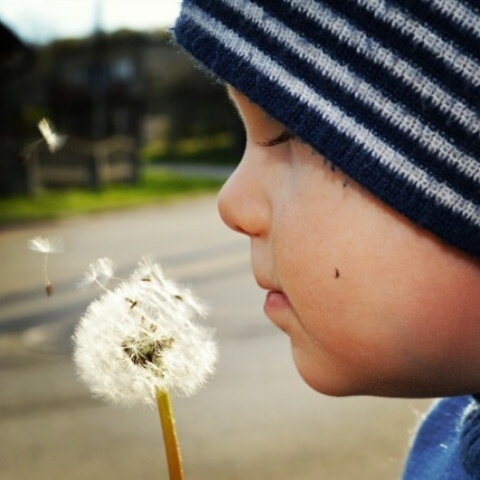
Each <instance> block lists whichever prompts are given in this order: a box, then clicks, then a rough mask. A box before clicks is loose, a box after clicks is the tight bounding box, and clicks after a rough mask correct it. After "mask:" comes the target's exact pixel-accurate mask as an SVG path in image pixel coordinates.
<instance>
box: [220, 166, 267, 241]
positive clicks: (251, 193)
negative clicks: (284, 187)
mask: <svg viewBox="0 0 480 480" xmlns="http://www.w3.org/2000/svg"><path fill="white" fill-rule="evenodd" d="M250 162H251V161H250V160H249V159H248V158H246V157H244V158H243V160H242V161H241V162H240V164H239V166H238V167H237V169H236V170H235V172H233V174H232V175H231V176H230V178H229V179H228V180H227V182H226V183H225V185H224V186H223V187H222V189H221V191H220V193H219V195H218V211H219V213H220V217H221V218H222V220H223V221H224V222H225V224H226V225H227V226H229V227H230V228H231V229H232V230H235V231H237V232H239V233H243V234H245V235H248V236H250V237H254V236H260V235H262V234H264V233H265V232H266V230H267V228H268V218H269V214H268V212H269V208H268V200H267V198H266V195H265V191H264V189H263V188H262V175H261V172H259V171H258V169H255V167H254V166H252V165H250ZM252 163H254V162H252Z"/></svg>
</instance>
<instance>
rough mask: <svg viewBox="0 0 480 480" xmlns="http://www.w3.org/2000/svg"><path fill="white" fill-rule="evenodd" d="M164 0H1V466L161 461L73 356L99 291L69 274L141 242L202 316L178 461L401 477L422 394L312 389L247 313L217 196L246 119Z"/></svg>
mask: <svg viewBox="0 0 480 480" xmlns="http://www.w3.org/2000/svg"><path fill="white" fill-rule="evenodd" d="M178 12H179V1H177V0H35V1H31V0H0V23H1V25H0V26H1V41H0V116H1V120H0V268H1V272H2V275H1V276H0V438H1V446H0V479H1V480H23V479H25V480H26V479H29V480H31V479H39V480H44V479H49V480H51V479H56V478H65V477H68V478H69V479H70V480H80V479H88V480H97V479H99V480H100V479H101V480H110V479H112V480H113V479H116V480H118V479H139V478H162V479H167V470H166V466H165V457H164V454H163V441H162V436H161V431H160V427H159V422H158V418H157V414H156V412H155V411H151V410H148V409H144V408H140V407H139V408H132V409H127V410H124V409H120V408H117V407H114V406H110V405H106V404H104V403H103V402H102V401H100V400H98V399H94V398H92V397H91V395H90V394H89V392H88V390H87V388H86V387H85V386H84V385H83V384H81V383H80V382H79V380H78V379H77V376H76V373H75V368H74V365H73V364H72V360H71V353H72V342H71V335H72V333H73V332H74V329H75V325H76V323H77V321H78V319H79V318H80V316H81V315H82V313H83V312H84V311H85V308H86V307H87V305H88V304H89V302H90V301H91V300H92V299H93V298H95V297H97V296H98V295H99V294H100V291H99V290H98V289H94V288H92V289H86V290H85V289H84V290H78V288H77V283H78V280H79V279H80V277H81V275H82V273H83V272H84V271H85V270H86V268H87V267H88V265H89V263H90V262H93V261H94V260H95V259H97V258H99V257H103V256H108V257H111V258H112V259H113V260H114V262H115V264H116V268H117V275H118V276H120V277H122V276H123V277H125V276H126V275H128V274H129V272H130V271H131V270H132V269H133V268H134V267H135V265H136V262H137V261H138V259H139V258H140V257H141V256H142V255H144V254H150V255H151V256H152V257H154V258H155V259H157V260H159V261H161V262H162V264H163V265H164V266H165V268H166V270H167V273H168V274H170V275H171V276H173V277H174V278H175V279H177V280H179V281H181V282H182V283H185V284H187V285H188V286H191V287H192V288H193V289H194V291H195V293H197V294H198V295H199V296H200V297H202V298H203V299H204V300H205V301H206V302H207V304H209V306H210V311H211V313H210V316H209V319H208V322H209V323H210V324H212V325H213V326H214V327H215V329H216V331H217V339H218V343H219V350H220V359H219V363H218V369H217V374H216V375H215V377H214V379H213V380H212V382H211V384H210V385H209V386H208V387H207V388H205V389H204V390H203V391H201V392H200V393H199V394H197V395H195V396H194V397H192V398H188V399H184V398H174V399H173V407H174V411H175V416H176V421H177V426H178V430H179V438H180V444H181V450H182V453H183V457H184V466H185V472H186V479H189V480H196V479H198V480H200V479H203V480H215V479H223V480H238V479H247V478H248V479H252V480H261V479H262V480H263V479H269V480H271V479H272V478H275V479H280V480H283V479H285V480H286V479H305V480H310V479H312V480H313V479H319V478H322V479H334V480H346V479H352V478H356V479H368V480H380V479H382V480H384V479H395V478H398V477H399V475H400V472H401V470H402V463H403V460H404V456H405V453H406V451H407V448H408V444H409V441H410V437H411V435H412V433H413V431H414V428H415V425H416V424H417V422H418V421H419V419H420V417H421V415H422V413H423V412H424V411H425V410H426V409H427V408H428V406H429V405H430V401H428V400H425V401H420V400H391V399H373V398H348V399H333V398H327V397H325V396H322V395H319V394H318V393H315V392H313V391H311V390H310V389H309V388H308V387H307V386H306V385H305V384H304V383H303V382H302V381H301V380H300V378H299V377H298V374H297V372H296V371H295V368H294V366H293V363H292V360H291V354H290V346H289V343H288V339H286V338H285V336H284V335H283V334H282V333H281V332H279V331H277V330H276V329H275V328H274V327H273V326H272V325H271V324H270V323H269V322H268V320H266V319H265V318H264V316H263V314H262V303H263V298H262V292H260V291H259V290H258V288H257V287H256V285H255V283H254V280H253V278H252V276H251V273H250V267H249V253H248V250H249V245H248V241H247V240H246V239H244V238H241V237H239V236H238V235H236V234H234V233H232V232H230V231H229V230H228V229H227V228H226V227H225V226H223V225H222V224H221V222H220V220H219V218H218V215H217V213H216V205H215V195H216V193H217V191H218V189H219V187H220V185H221V184H222V183H223V181H224V180H225V178H227V176H228V175H229V173H231V171H232V170H233V168H234V167H235V165H236V163H238V160H239V158H240V156H241V152H242V149H243V145H244V136H243V130H242V127H241V125H240V122H239V120H238V118H237V115H236V113H235V112H234V111H233V108H232V107H231V105H230V103H229V101H228V99H227V97H226V95H225V92H224V89H223V87H222V86H221V85H219V84H217V83H216V82H215V81H214V80H212V79H211V78H207V77H206V76H205V75H204V74H203V73H202V72H200V71H199V70H197V69H195V68H194V67H193V66H192V64H191V62H190V61H189V59H188V57H187V56H186V55H185V54H184V53H182V52H181V51H180V50H179V49H178V48H176V47H175V46H174V45H173V43H172V41H171V37H170V34H169V27H171V26H172V24H173V22H174V19H175V18H176V16H177V15H178ZM43 118H47V119H49V122H50V125H51V126H52V127H51V128H53V129H54V130H52V131H51V132H50V137H51V138H50V139H49V140H50V144H49V143H48V142H46V141H45V139H44V138H43V137H42V136H41V134H40V131H39V129H38V123H39V121H40V120H42V119H43ZM52 142H53V144H54V147H55V148H52ZM55 142H57V143H55ZM57 147H58V148H57ZM37 235H45V236H52V237H55V236H57V237H62V238H63V239H64V242H65V252H64V253H62V254H58V255H51V256H50V258H49V277H50V280H51V281H52V284H53V288H54V292H55V293H54V295H53V296H51V297H48V298H47V297H46V295H45V290H44V281H45V280H44V276H43V262H44V259H43V258H42V256H41V255H39V254H38V253H35V252H31V251H28V249H27V242H28V240H29V239H30V238H32V237H34V236H37Z"/></svg>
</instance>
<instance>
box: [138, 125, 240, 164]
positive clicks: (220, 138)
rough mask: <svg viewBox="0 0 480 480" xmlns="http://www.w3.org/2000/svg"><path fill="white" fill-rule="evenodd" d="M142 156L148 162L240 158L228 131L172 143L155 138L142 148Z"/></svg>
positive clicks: (218, 161) (225, 161)
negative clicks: (234, 149)
mask: <svg viewBox="0 0 480 480" xmlns="http://www.w3.org/2000/svg"><path fill="white" fill-rule="evenodd" d="M140 157H141V159H142V160H143V161H146V162H169V161H175V160H181V161H182V162H196V161H198V162H203V163H210V164H233V163H238V160H239V159H238V158H237V156H236V155H235V153H234V152H233V148H232V140H231V136H230V135H229V134H228V133H217V134H214V135H208V136H199V137H189V138H184V139H181V140H178V141H177V142H171V143H168V142H167V141H165V140H155V141H153V142H150V143H149V144H148V145H146V146H144V147H143V148H142V150H141V151H140Z"/></svg>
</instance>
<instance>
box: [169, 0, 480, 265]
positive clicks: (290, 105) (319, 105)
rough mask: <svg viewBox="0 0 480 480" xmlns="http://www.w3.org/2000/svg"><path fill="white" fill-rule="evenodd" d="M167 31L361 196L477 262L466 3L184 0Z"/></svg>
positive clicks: (471, 40) (475, 127)
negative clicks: (345, 177) (360, 190)
mask: <svg viewBox="0 0 480 480" xmlns="http://www.w3.org/2000/svg"><path fill="white" fill-rule="evenodd" d="M174 34H175V38H176V40H177V42H178V43H179V44H180V45H181V46H182V47H183V48H185V50H187V51H188V52H189V53H190V54H191V55H192V56H193V57H195V58H196V59H198V60H199V61H200V62H201V63H203V64H204V65H205V66H206V67H207V68H208V69H209V70H211V71H213V72H214V73H215V74H216V75H218V76H219V77H220V78H222V79H223V80H225V81H226V82H227V83H229V84H231V85H232V86H234V87H235V88H236V89H237V90H239V91H241V92H242V93H244V94H245V95H246V96H247V97H248V98H250V100H252V101H253V102H255V103H256V104H258V105H259V106H260V107H262V108H263V109H264V110H266V111H267V112H268V113H269V114H271V115H272V116H274V117H275V118H277V119H278V120H279V121H280V122H281V123H283V124H284V125H285V126H286V127H287V128H289V129H290V130H291V131H293V132H295V133H296V134H297V135H299V136H300V137H301V138H302V139H304V140H305V141H306V142H308V143H309V144H310V145H311V146H312V147H314V148H315V149H316V150H317V151H319V152H320V153H321V154H322V155H324V156H325V157H326V158H328V159H329V160H330V161H331V162H332V163H333V164H335V165H337V166H338V167H340V168H341V169H342V170H343V171H344V172H345V173H346V174H347V175H349V176H350V177H352V178H353V179H354V180H356V181H357V182H358V183H360V184H361V185H362V186H364V187H365V188H366V189H368V190H369V191H370V192H371V193H373V194H374V195H375V196H377V197H379V198H380V199H381V200H383V201H384V202H385V203H386V204H388V205H390V206H391V207H393V208H394V209H396V210H397V211H399V212H401V213H402V214H404V215H406V216H407V217H408V218H409V219H410V220H412V221H413V222H415V223H417V224H418V225H420V226H422V227H424V228H427V229H428V230H430V231H431V232H433V233H434V234H436V235H438V236H439V237H440V238H442V239H444V240H446V241H447V242H449V243H452V244H453V245H455V246H457V247H458V248H460V249H463V250H464V251H466V252H469V253H471V254H473V255H475V256H477V257H480V141H479V140H480V109H479V106H480V53H479V52H480V47H479V45H480V9H479V6H478V4H477V3H476V0H462V1H461V0H344V1H338V0H322V1H319V0H255V1H253V0H184V2H183V5H182V11H181V14H180V17H179V18H178V20H177V23H176V26H175V28H174Z"/></svg>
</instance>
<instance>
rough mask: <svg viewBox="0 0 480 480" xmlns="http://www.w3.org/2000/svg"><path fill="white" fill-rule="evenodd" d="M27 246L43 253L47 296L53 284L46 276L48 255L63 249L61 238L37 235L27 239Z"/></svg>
mask: <svg viewBox="0 0 480 480" xmlns="http://www.w3.org/2000/svg"><path fill="white" fill-rule="evenodd" d="M28 248H29V249H30V250H33V251H34V252H38V253H43V254H44V255H45V262H44V275H45V293H46V294H47V297H50V296H52V295H53V286H52V284H51V282H50V280H49V278H48V256H49V255H50V254H51V253H60V252H62V251H63V240H62V239H61V238H59V237H52V238H50V237H42V236H37V237H34V238H31V239H30V240H29V241H28Z"/></svg>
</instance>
